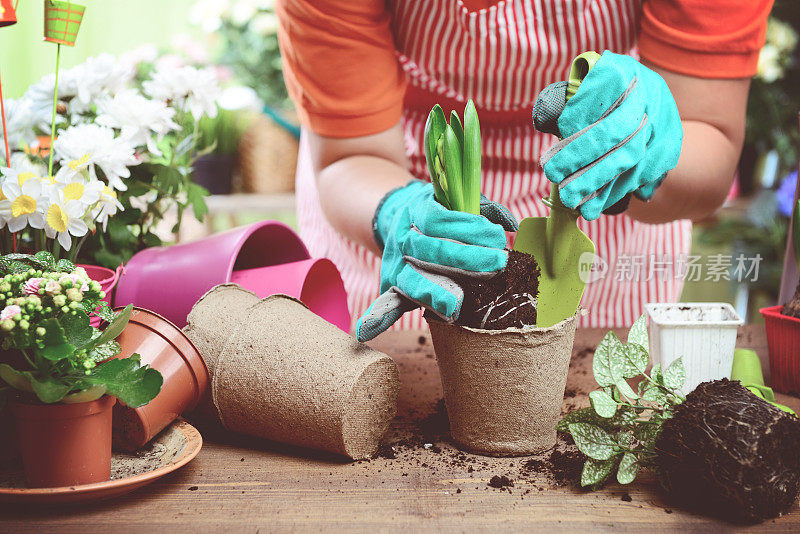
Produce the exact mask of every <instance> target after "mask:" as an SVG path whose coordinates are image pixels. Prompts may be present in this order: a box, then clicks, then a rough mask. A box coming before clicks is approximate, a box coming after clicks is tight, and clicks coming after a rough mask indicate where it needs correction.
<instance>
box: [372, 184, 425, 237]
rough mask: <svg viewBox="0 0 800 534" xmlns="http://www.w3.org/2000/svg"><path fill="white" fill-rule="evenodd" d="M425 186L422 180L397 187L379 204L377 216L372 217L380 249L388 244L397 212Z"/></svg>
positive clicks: (373, 232) (373, 230)
mask: <svg viewBox="0 0 800 534" xmlns="http://www.w3.org/2000/svg"><path fill="white" fill-rule="evenodd" d="M424 185H425V182H423V181H422V180H417V179H414V180H411V181H410V182H408V183H407V184H406V185H401V186H399V187H395V188H394V189H392V190H391V191H389V192H388V193H386V194H385V195H384V196H383V198H382V199H381V201H380V202H379V203H378V207H377V208H375V214H374V215H373V216H372V235H373V236H374V237H375V243H377V244H378V248H379V249H381V250H383V247H384V246H385V244H386V236H387V235H388V234H389V231H390V227H391V224H392V220H393V219H394V215H395V214H396V213H397V210H398V209H400V208H401V207H403V206H404V205H405V204H406V203H407V202H408V201H409V199H410V198H411V197H413V196H414V194H415V193H417V192H418V191H419V188H420V187H422V186H424Z"/></svg>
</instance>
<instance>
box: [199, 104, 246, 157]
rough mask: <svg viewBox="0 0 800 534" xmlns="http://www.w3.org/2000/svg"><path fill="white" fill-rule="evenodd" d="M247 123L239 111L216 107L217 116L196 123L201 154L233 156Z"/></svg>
mask: <svg viewBox="0 0 800 534" xmlns="http://www.w3.org/2000/svg"><path fill="white" fill-rule="evenodd" d="M247 123H248V121H247V120H246V118H245V116H244V114H243V113H242V112H240V111H232V110H227V109H222V108H220V107H219V106H217V116H216V117H208V116H205V117H203V118H202V119H200V120H199V121H198V131H197V133H198V140H197V146H198V148H199V149H200V152H201V153H203V154H206V153H213V154H234V153H235V152H236V149H237V148H238V146H239V139H241V137H242V134H243V133H244V131H245V129H246V127H247Z"/></svg>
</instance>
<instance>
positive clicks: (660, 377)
mask: <svg viewBox="0 0 800 534" xmlns="http://www.w3.org/2000/svg"><path fill="white" fill-rule="evenodd" d="M650 378H652V379H653V382H655V383H656V384H659V385H661V386H663V385H664V373H663V372H662V371H661V364H660V363H654V364H653V369H652V370H651V371H650Z"/></svg>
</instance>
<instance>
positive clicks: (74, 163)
mask: <svg viewBox="0 0 800 534" xmlns="http://www.w3.org/2000/svg"><path fill="white" fill-rule="evenodd" d="M87 161H89V153H88V152H87V153H86V154H85V155H84V156H83V157H82V158H81V159H75V160H72V161H70V162H69V163H68V165H69V168H70V169H72V170H73V171H74V170H75V169H77V168H78V167H82V166H83V165H86V162H87Z"/></svg>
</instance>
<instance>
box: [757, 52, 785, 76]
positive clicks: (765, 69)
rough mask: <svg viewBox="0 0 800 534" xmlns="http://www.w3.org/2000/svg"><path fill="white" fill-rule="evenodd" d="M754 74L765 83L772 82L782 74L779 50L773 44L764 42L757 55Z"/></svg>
mask: <svg viewBox="0 0 800 534" xmlns="http://www.w3.org/2000/svg"><path fill="white" fill-rule="evenodd" d="M756 76H757V77H759V78H761V79H762V80H764V81H765V82H767V83H772V82H774V81H775V80H777V79H779V78H781V77H782V76H783V68H782V67H781V58H780V52H778V49H777V48H776V47H775V46H773V45H771V44H765V45H764V48H762V49H761V53H760V54H759V55H758V66H757V68H756Z"/></svg>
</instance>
